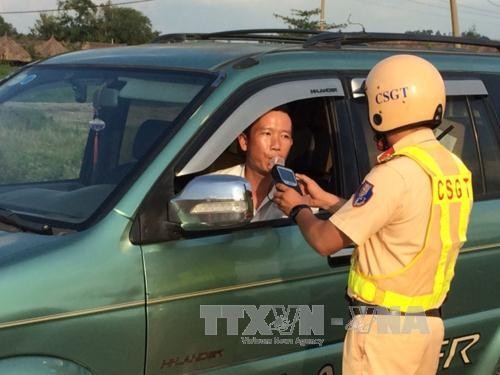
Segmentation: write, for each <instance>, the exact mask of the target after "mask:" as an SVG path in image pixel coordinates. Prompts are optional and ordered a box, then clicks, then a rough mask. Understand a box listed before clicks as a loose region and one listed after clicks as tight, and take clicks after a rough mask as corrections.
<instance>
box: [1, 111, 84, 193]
mask: <svg viewBox="0 0 500 375" xmlns="http://www.w3.org/2000/svg"><path fill="white" fill-rule="evenodd" d="M29 105H30V104H29V103H26V105H23V106H20V107H19V108H15V107H12V108H4V109H3V110H2V111H1V112H0V140H1V141H0V170H1V171H2V172H1V173H0V184H9V183H21V182H39V181H55V180H63V179H72V178H78V175H79V172H80V167H81V161H82V156H83V150H84V147H85V142H86V140H87V134H88V127H87V122H86V121H82V120H83V119H80V118H79V117H80V116H75V114H74V113H73V115H71V113H70V112H68V111H57V110H56V109H55V110H53V111H42V110H40V109H39V108H29ZM61 112H62V113H61ZM83 113H84V112H83Z"/></svg>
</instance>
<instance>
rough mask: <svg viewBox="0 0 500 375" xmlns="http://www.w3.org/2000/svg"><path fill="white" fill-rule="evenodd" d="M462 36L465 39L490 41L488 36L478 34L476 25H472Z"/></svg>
mask: <svg viewBox="0 0 500 375" xmlns="http://www.w3.org/2000/svg"><path fill="white" fill-rule="evenodd" d="M462 36H463V37H464V38H477V39H489V38H488V37H487V36H485V35H481V34H479V33H478V32H477V30H476V25H472V26H471V27H469V28H468V29H467V30H466V31H463V32H462Z"/></svg>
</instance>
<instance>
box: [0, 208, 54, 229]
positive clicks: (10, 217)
mask: <svg viewBox="0 0 500 375" xmlns="http://www.w3.org/2000/svg"><path fill="white" fill-rule="evenodd" d="M0 222H2V223H4V224H8V225H12V226H14V227H16V228H19V229H20V230H22V231H23V232H32V233H37V234H45V235H52V234H53V232H52V227H51V226H49V225H48V224H42V223H37V222H34V221H30V220H26V219H23V218H21V217H20V216H18V215H17V214H15V213H14V212H12V211H10V210H7V209H4V208H0Z"/></svg>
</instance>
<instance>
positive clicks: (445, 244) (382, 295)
mask: <svg viewBox="0 0 500 375" xmlns="http://www.w3.org/2000/svg"><path fill="white" fill-rule="evenodd" d="M398 156H406V157H409V158H411V159H413V160H414V161H416V162H417V163H418V164H419V165H420V166H421V167H422V168H423V169H424V170H425V172H426V173H427V174H428V175H429V177H430V179H431V186H432V205H431V212H430V216H429V223H428V225H427V232H426V236H425V241H424V244H423V247H422V249H421V250H420V251H419V252H418V253H417V255H416V256H415V257H414V258H413V259H412V261H411V262H410V263H408V264H407V265H406V266H405V267H403V268H402V269H400V270H398V271H397V272H393V273H391V274H387V275H377V276H371V275H365V274H362V273H361V272H360V270H359V267H358V264H357V257H356V251H358V250H357V249H356V251H355V253H354V254H353V257H352V259H351V269H350V272H349V281H348V291H349V295H350V296H352V297H354V298H356V297H358V298H359V299H361V300H363V301H366V302H368V303H369V304H373V305H378V306H383V307H385V308H388V309H394V310H399V311H402V312H407V311H425V310H429V309H433V308H438V307H440V306H441V304H442V303H443V301H444V299H445V298H446V294H447V293H448V291H449V289H450V283H451V280H452V278H453V275H454V268H455V262H456V259H457V256H458V252H459V250H460V248H461V246H462V245H463V243H464V242H465V241H466V233H467V225H468V222H469V214H470V211H471V208H472V201H473V193H472V179H471V172H470V171H469V170H468V169H467V167H466V166H465V165H464V163H463V162H462V161H461V160H460V159H459V158H458V157H457V156H455V155H454V154H452V153H451V152H449V151H448V150H447V149H446V148H445V147H443V146H442V145H441V144H439V143H434V142H432V143H431V144H428V145H425V144H419V145H415V146H408V147H404V148H402V149H401V150H398V151H396V152H395V153H394V154H393V155H392V157H391V158H394V157H398Z"/></svg>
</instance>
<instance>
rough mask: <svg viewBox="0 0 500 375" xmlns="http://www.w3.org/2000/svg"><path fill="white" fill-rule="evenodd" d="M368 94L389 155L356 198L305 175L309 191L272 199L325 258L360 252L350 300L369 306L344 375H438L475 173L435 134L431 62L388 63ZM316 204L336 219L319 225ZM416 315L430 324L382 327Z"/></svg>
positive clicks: (347, 349) (439, 88) (437, 119)
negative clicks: (444, 316) (444, 311)
mask: <svg viewBox="0 0 500 375" xmlns="http://www.w3.org/2000/svg"><path fill="white" fill-rule="evenodd" d="M365 92H366V97H367V100H368V112H369V121H370V125H371V127H372V128H373V130H374V131H375V140H376V142H377V147H378V148H379V149H380V150H381V151H384V152H383V153H382V154H381V155H379V156H378V158H377V159H378V164H377V165H376V166H375V167H374V168H373V169H372V170H371V171H370V172H369V174H368V175H367V176H366V177H365V179H364V181H363V182H362V184H361V186H360V187H359V188H358V189H357V191H356V192H355V194H354V195H353V196H352V197H351V198H350V199H349V201H347V202H343V201H342V200H341V199H340V198H339V197H337V196H335V195H333V194H329V193H327V192H325V191H323V190H322V189H321V188H320V187H319V186H318V185H317V184H316V183H315V182H314V181H313V180H311V179H310V178H308V177H307V176H303V175H297V177H298V179H299V181H301V183H302V185H303V187H304V191H305V193H307V194H305V195H304V196H300V194H298V193H296V192H295V191H294V190H293V189H291V188H288V187H286V186H285V185H283V184H279V185H278V186H277V189H278V193H276V194H275V198H274V200H275V202H276V203H277V204H278V206H279V207H280V208H281V209H282V210H283V211H284V212H285V213H286V214H288V215H289V216H290V217H291V218H292V219H293V220H295V221H296V222H297V223H298V225H299V227H300V229H301V231H302V233H303V235H304V237H305V238H306V240H307V241H308V243H309V244H310V245H311V246H312V247H313V248H314V249H315V250H316V251H317V252H319V253H320V254H321V255H324V256H326V255H330V254H333V253H335V252H336V251H338V250H340V249H342V248H344V247H346V246H348V245H350V244H351V243H354V244H355V245H356V247H355V251H354V253H353V256H352V259H351V268H350V272H349V279H348V287H347V294H348V297H349V299H350V301H351V305H355V306H356V305H357V306H358V307H361V306H365V307H364V308H363V309H361V308H359V309H353V311H358V312H363V313H362V314H360V315H357V316H355V318H354V319H353V321H352V322H351V327H352V329H350V330H348V332H347V335H346V338H345V341H344V358H343V373H344V374H358V373H362V374H379V373H380V374H382V373H384V374H398V375H399V374H432V373H435V372H436V371H437V367H438V362H439V353H440V350H441V344H442V340H443V336H444V328H443V322H442V320H441V316H440V307H441V305H442V303H443V302H444V300H445V298H446V294H447V293H448V290H449V288H450V282H451V279H452V278H453V272H454V266H455V261H456V258H457V255H458V251H459V249H460V247H461V246H462V245H463V243H464V242H465V240H466V232H467V225H468V220H469V214H470V210H471V207H472V198H473V197H472V181H471V173H470V171H469V170H468V169H467V167H466V166H465V165H464V164H463V162H462V161H461V160H460V159H459V158H458V157H457V156H455V155H454V154H452V153H451V152H449V151H448V150H447V149H446V148H445V147H444V146H442V145H441V144H440V143H439V142H438V141H437V140H436V138H435V136H434V133H433V131H432V129H434V128H435V127H436V126H438V125H439V124H440V123H441V119H442V117H443V113H444V109H445V101H446V96H445V87H444V82H443V79H442V77H441V75H440V74H439V72H438V71H437V69H436V68H435V67H434V66H433V65H432V64H430V63H429V62H428V61H426V60H424V59H422V58H420V57H417V56H413V55H395V56H392V57H389V58H386V59H384V60H382V61H380V62H379V63H378V64H377V65H375V66H374V67H373V69H372V70H371V71H370V73H369V74H368V77H367V79H366V82H365ZM310 206H318V207H320V208H323V209H326V210H329V211H330V212H332V213H334V214H333V215H332V216H331V217H330V219H329V220H321V219H318V218H317V217H316V216H314V214H313V213H312V212H311V210H310V208H309V207H310ZM339 207H340V208H339ZM417 317H419V318H421V319H423V320H424V323H425V324H424V325H421V324H417V325H416V327H418V328H419V329H408V330H406V331H405V330H404V329H402V330H401V329H400V330H399V331H398V330H394V329H387V327H388V324H390V327H392V328H394V325H393V323H394V322H392V323H388V322H387V321H384V320H383V319H393V320H394V319H396V320H397V322H396V323H401V324H402V325H401V326H400V327H404V322H405V319H414V318H417ZM360 328H365V329H360ZM366 328H368V329H366ZM413 328H415V325H414V326H413Z"/></svg>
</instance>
